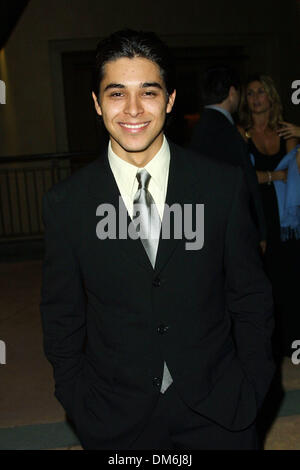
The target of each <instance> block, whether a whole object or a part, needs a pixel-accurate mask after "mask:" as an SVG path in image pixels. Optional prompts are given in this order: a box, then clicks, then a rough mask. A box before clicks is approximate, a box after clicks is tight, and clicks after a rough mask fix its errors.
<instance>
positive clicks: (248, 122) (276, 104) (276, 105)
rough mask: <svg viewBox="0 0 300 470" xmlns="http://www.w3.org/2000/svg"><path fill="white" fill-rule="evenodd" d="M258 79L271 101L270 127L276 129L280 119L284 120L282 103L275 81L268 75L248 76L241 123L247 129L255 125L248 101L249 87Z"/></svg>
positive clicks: (240, 110) (241, 111) (244, 86)
mask: <svg viewBox="0 0 300 470" xmlns="http://www.w3.org/2000/svg"><path fill="white" fill-rule="evenodd" d="M256 81H257V82H260V83H261V84H262V86H263V87H264V89H265V92H266V93H267V96H268V98H269V101H270V105H271V107H270V115H269V123H268V125H269V127H270V129H276V128H277V127H278V123H279V121H282V105H281V100H280V97H279V94H278V92H277V90H276V87H275V84H274V81H273V79H272V78H271V77H269V76H268V75H252V76H251V77H249V78H248V80H247V82H246V83H245V85H243V87H242V93H241V101H240V106H239V120H240V125H241V127H243V129H245V130H248V129H250V128H251V127H252V126H253V119H252V115H251V111H250V109H249V106H248V102H247V88H248V85H249V84H250V83H252V82H256Z"/></svg>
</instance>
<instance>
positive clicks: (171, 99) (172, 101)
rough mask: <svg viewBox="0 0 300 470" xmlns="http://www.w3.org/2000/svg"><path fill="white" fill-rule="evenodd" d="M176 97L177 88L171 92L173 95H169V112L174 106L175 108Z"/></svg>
mask: <svg viewBox="0 0 300 470" xmlns="http://www.w3.org/2000/svg"><path fill="white" fill-rule="evenodd" d="M175 98H176V90H174V91H173V93H171V95H169V99H168V103H167V113H170V112H171V111H172V108H173V106H174V102H175Z"/></svg>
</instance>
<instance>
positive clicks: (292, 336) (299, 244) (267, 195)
mask: <svg viewBox="0 0 300 470" xmlns="http://www.w3.org/2000/svg"><path fill="white" fill-rule="evenodd" d="M248 146H249V151H250V153H252V154H253V155H254V158H255V169H256V170H257V171H274V170H275V168H276V167H277V165H278V163H279V162H280V160H281V159H282V158H283V157H284V156H285V155H286V153H287V151H286V143H285V141H284V139H283V138H281V139H280V149H279V151H278V152H277V153H276V154H274V155H265V154H263V153H261V152H260V151H259V150H258V149H257V148H256V146H255V145H254V142H253V141H252V139H251V138H249V139H248ZM259 187H260V190H261V197H262V204H263V208H264V213H265V218H266V225H267V249H266V253H265V256H264V262H265V269H266V272H267V274H268V276H269V278H270V280H271V283H272V287H273V297H274V305H275V312H274V313H275V324H276V325H275V332H274V352H275V355H276V356H281V355H286V356H290V355H291V354H292V353H293V351H294V349H292V348H291V344H292V342H293V341H294V340H297V339H299V340H300V303H299V300H298V299H299V280H300V279H299V267H300V241H299V240H289V241H286V242H282V241H281V239H280V223H279V212H278V204H277V197H276V192H275V188H274V185H273V183H271V184H270V185H269V184H260V185H259Z"/></svg>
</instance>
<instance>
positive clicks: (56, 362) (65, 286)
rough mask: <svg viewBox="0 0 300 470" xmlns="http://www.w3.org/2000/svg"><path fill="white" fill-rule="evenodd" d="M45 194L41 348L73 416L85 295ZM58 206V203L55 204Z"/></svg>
mask: <svg viewBox="0 0 300 470" xmlns="http://www.w3.org/2000/svg"><path fill="white" fill-rule="evenodd" d="M49 199H50V198H49V197H48V195H47V194H46V195H45V196H44V198H43V222H44V226H45V258H44V264H43V280H42V298H41V306H40V307H41V315H42V327H43V333H44V351H45V354H46V357H47V358H48V360H49V361H50V363H51V364H52V366H53V371H54V380H55V395H56V397H57V398H58V400H59V401H60V402H61V404H62V405H63V407H64V408H65V410H66V412H67V414H68V415H69V416H70V417H72V401H73V393H74V389H75V384H76V381H77V378H78V377H79V375H80V371H81V369H82V362H83V347H84V340H85V296H84V291H83V286H82V282H81V277H80V270H79V266H78V263H77V260H76V257H75V256H74V253H73V250H72V247H71V245H70V243H69V241H68V240H67V238H66V237H65V234H64V233H63V228H62V227H61V226H60V225H59V222H58V220H59V217H58V215H57V213H55V212H57V211H53V209H52V208H51V206H50V203H49ZM54 204H55V206H57V204H59V203H57V202H55V203H54Z"/></svg>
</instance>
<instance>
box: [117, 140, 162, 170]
mask: <svg viewBox="0 0 300 470" xmlns="http://www.w3.org/2000/svg"><path fill="white" fill-rule="evenodd" d="M163 140H164V135H163V133H161V134H160V135H159V136H158V137H157V138H156V139H155V141H154V142H152V144H151V145H149V146H148V147H147V148H146V149H143V150H136V151H130V150H128V149H125V148H123V147H121V146H120V144H119V143H118V142H116V141H115V140H114V139H112V138H111V139H110V142H111V148H112V150H113V152H114V153H115V154H116V155H117V156H118V157H119V158H121V159H122V160H125V161H126V162H127V163H130V164H131V165H134V166H137V167H138V168H144V167H145V166H146V165H147V163H149V162H150V161H151V160H152V159H153V158H154V157H155V155H157V153H158V152H159V150H160V149H161V147H162V144H163Z"/></svg>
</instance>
